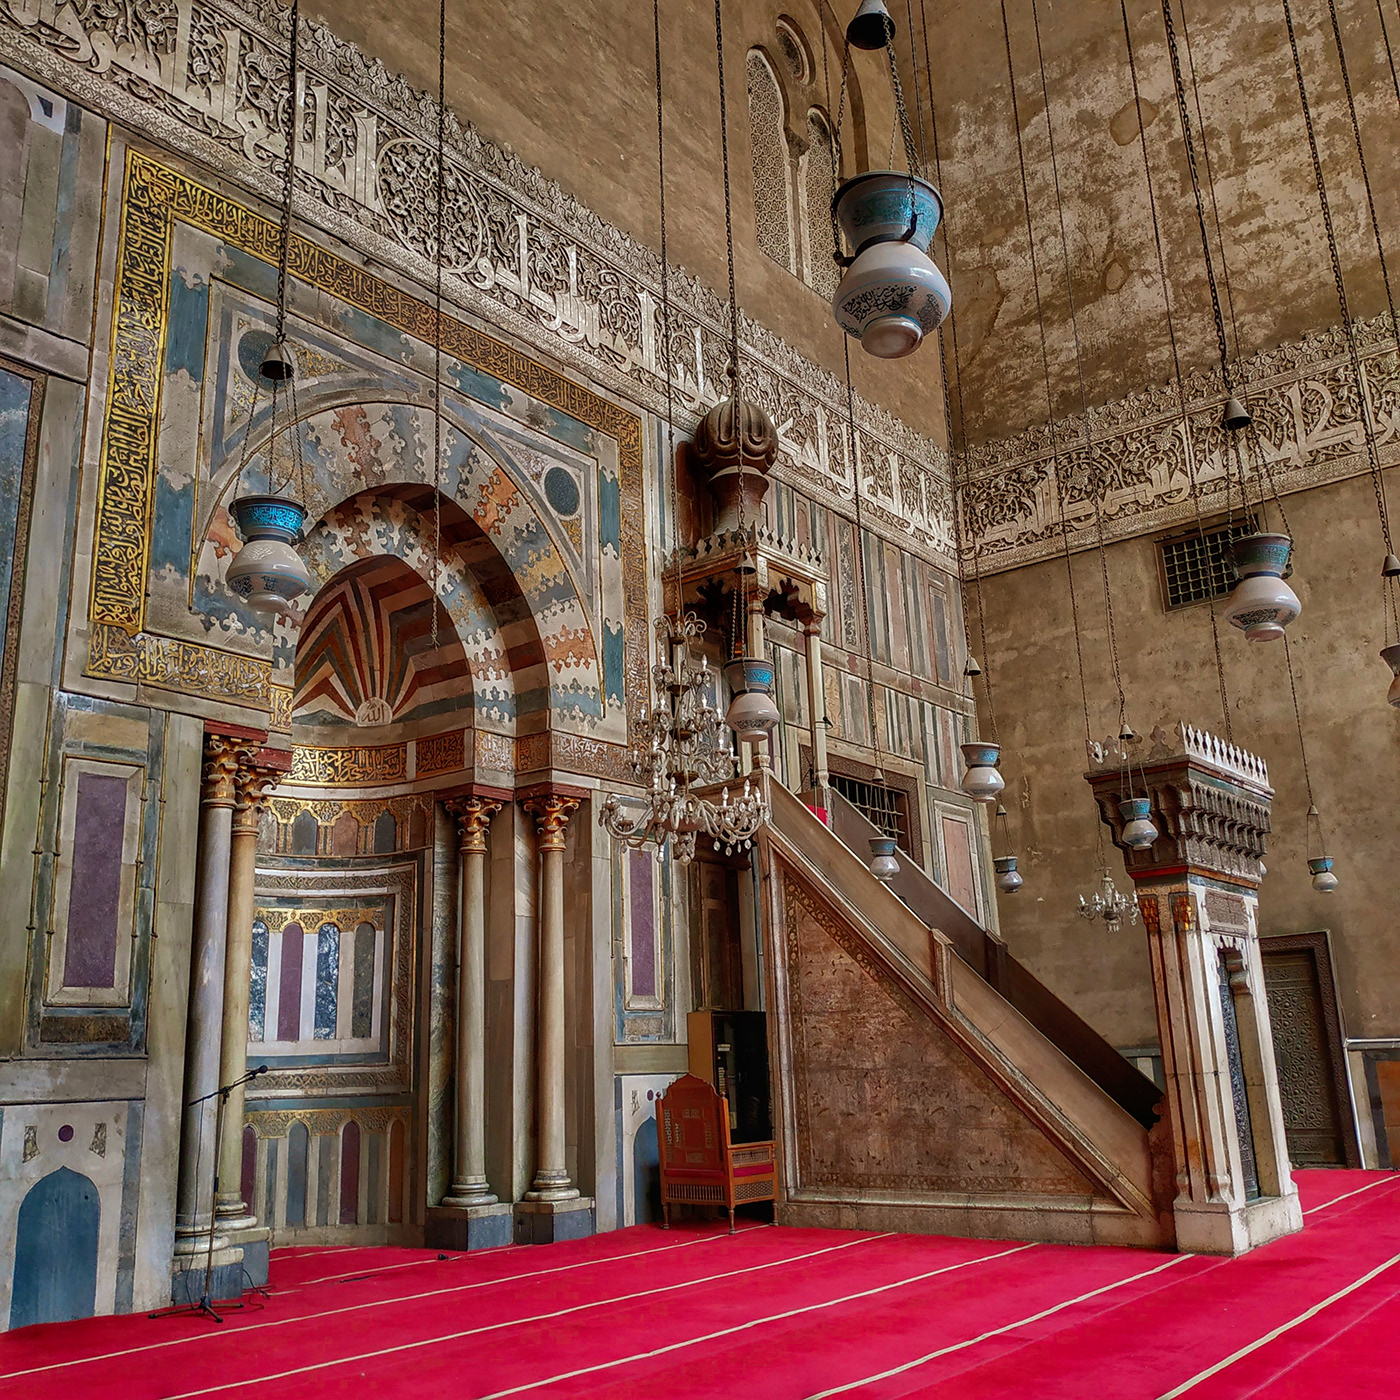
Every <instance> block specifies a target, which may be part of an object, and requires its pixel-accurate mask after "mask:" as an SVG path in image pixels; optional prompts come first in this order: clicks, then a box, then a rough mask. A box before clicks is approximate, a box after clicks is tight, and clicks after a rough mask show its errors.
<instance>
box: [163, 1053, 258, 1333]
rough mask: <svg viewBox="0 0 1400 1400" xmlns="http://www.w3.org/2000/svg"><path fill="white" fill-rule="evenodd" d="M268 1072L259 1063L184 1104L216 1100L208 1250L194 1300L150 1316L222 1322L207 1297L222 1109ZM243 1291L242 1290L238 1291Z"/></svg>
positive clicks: (236, 1303) (234, 1303) (235, 1304)
mask: <svg viewBox="0 0 1400 1400" xmlns="http://www.w3.org/2000/svg"><path fill="white" fill-rule="evenodd" d="M266 1073H267V1066H266V1065H259V1066H258V1067H257V1068H256V1069H250V1070H249V1071H248V1073H247V1074H245V1075H244V1076H243V1077H242V1078H241V1079H235V1080H234V1081H233V1082H232V1083H230V1084H221V1085H220V1086H219V1087H218V1088H217V1089H215V1090H213V1091H212V1092H210V1093H208V1094H204V1095H202V1096H201V1097H199V1098H197V1099H191V1100H190V1101H189V1103H187V1104H186V1105H185V1107H186V1108H198V1107H199V1105H200V1104H203V1103H208V1102H209V1100H210V1099H215V1098H216V1099H218V1101H219V1103H218V1107H217V1108H216V1109H215V1111H214V1189H213V1191H212V1192H211V1194H210V1197H209V1250H208V1253H207V1254H206V1255H205V1260H204V1291H203V1293H202V1294H201V1295H200V1298H199V1301H198V1302H196V1303H181V1304H178V1305H177V1306H175V1307H171V1308H162V1309H160V1311H158V1312H153V1313H151V1314H150V1316H151V1317H153V1318H156V1317H183V1316H185V1315H186V1314H189V1315H190V1316H193V1317H212V1318H213V1319H214V1321H215V1322H222V1321H223V1320H224V1319H223V1318H222V1317H221V1316H220V1314H219V1313H218V1312H216V1311H215V1309H214V1300H213V1298H211V1297H210V1293H209V1290H210V1287H211V1285H212V1282H213V1278H214V1233H215V1231H214V1221H215V1215H216V1212H217V1210H218V1203H219V1157H220V1154H221V1153H222V1151H223V1143H224V1110H225V1109H226V1108H227V1107H228V1100H229V1095H230V1094H232V1093H233V1091H234V1090H235V1089H237V1088H239V1087H240V1086H241V1085H244V1084H248V1083H251V1082H252V1081H253V1080H254V1079H256V1078H257V1077H258V1076H259V1075H260V1074H266ZM239 1291H240V1292H242V1290H241V1289H240V1290H239ZM223 1306H224V1307H225V1309H228V1308H239V1307H242V1306H243V1304H242V1302H241V1301H240V1300H239V1299H236V1298H235V1299H229V1300H225V1302H224V1304H223Z"/></svg>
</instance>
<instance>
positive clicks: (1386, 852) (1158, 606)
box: [969, 470, 1400, 1046]
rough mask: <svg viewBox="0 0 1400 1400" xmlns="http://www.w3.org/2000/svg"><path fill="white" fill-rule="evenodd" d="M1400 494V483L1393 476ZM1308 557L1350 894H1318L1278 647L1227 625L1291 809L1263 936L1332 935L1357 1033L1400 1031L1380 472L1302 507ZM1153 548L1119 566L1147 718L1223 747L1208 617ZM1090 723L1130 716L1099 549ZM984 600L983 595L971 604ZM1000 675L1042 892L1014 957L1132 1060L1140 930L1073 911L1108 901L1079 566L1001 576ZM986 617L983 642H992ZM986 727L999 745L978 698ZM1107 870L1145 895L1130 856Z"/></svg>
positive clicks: (1239, 711) (1302, 637) (1304, 594)
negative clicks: (1162, 577)
mask: <svg viewBox="0 0 1400 1400" xmlns="http://www.w3.org/2000/svg"><path fill="white" fill-rule="evenodd" d="M1387 476H1388V478H1389V489H1390V490H1391V492H1392V493H1393V492H1394V490H1395V486H1396V481H1397V477H1400V473H1397V472H1396V471H1394V470H1391V471H1389V472H1388V473H1387ZM1285 508H1286V510H1287V513H1288V523H1289V525H1290V526H1291V527H1292V530H1293V533H1294V538H1295V540H1296V547H1297V565H1296V572H1295V574H1294V576H1293V578H1292V580H1291V581H1290V582H1291V584H1292V587H1293V588H1294V590H1295V591H1296V592H1297V594H1298V597H1299V599H1300V600H1301V602H1302V604H1303V612H1302V615H1301V617H1300V618H1299V619H1298V621H1297V622H1295V623H1294V624H1293V625H1292V626H1291V627H1290V628H1289V631H1288V636H1289V646H1290V648H1291V650H1292V655H1293V666H1294V672H1295V675H1296V678H1297V686H1298V703H1299V706H1300V708H1301V711H1302V716H1303V726H1304V734H1305V736H1306V740H1307V745H1308V762H1309V767H1310V770H1311V774H1312V782H1313V790H1314V794H1315V797H1316V801H1317V805H1318V808H1319V810H1320V811H1321V813H1322V817H1323V822H1324V825H1325V829H1326V833H1327V840H1328V853H1329V854H1331V855H1333V856H1334V857H1335V858H1336V860H1337V871H1338V874H1339V876H1340V878H1341V885H1340V886H1339V888H1338V889H1337V890H1336V892H1335V893H1333V894H1331V895H1328V896H1323V895H1319V894H1317V893H1316V892H1314V891H1313V889H1312V888H1311V885H1310V883H1309V876H1308V871H1307V866H1306V860H1307V856H1308V852H1307V849H1306V844H1307V835H1306V830H1305V826H1306V823H1305V816H1306V812H1307V807H1308V799H1307V792H1306V787H1305V784H1304V781H1303V771H1302V762H1301V758H1300V754H1299V747H1298V736H1297V730H1296V727H1295V725H1294V719H1293V707H1292V698H1291V695H1290V693H1289V686H1288V672H1287V669H1286V667H1285V663H1284V654H1283V646H1282V644H1280V643H1252V642H1247V641H1246V640H1245V639H1244V637H1243V635H1242V634H1240V633H1238V632H1236V631H1234V630H1233V629H1232V628H1229V627H1227V626H1225V624H1224V623H1223V622H1222V623H1221V632H1222V635H1221V638H1220V647H1221V654H1222V657H1223V660H1224V669H1225V679H1226V688H1227V692H1228V695H1229V700H1230V713H1231V719H1232V722H1233V729H1234V740H1235V742H1236V743H1238V744H1240V745H1242V746H1243V747H1245V748H1247V749H1250V750H1252V751H1253V752H1255V753H1257V754H1259V756H1260V757H1262V758H1263V759H1264V760H1265V762H1266V763H1267V764H1268V766H1269V776H1270V780H1271V782H1272V783H1273V786H1274V788H1275V791H1276V793H1277V796H1276V797H1275V800H1274V808H1273V823H1274V833H1273V836H1272V838H1271V840H1270V843H1269V854H1268V857H1267V862H1266V863H1267V865H1268V875H1267V876H1266V877H1265V880H1264V884H1263V887H1262V888H1261V890H1260V896H1259V925H1260V932H1261V934H1264V935H1267V934H1274V933H1301V932H1306V931H1310V930H1315V929H1321V928H1330V929H1331V931H1332V937H1333V949H1334V954H1335V957H1336V966H1337V981H1338V986H1339V990H1340V994H1341V1000H1342V1014H1343V1019H1344V1022H1345V1029H1346V1033H1347V1034H1348V1035H1349V1036H1352V1037H1368V1038H1370V1037H1389V1036H1395V1035H1400V994H1398V993H1397V987H1396V983H1395V979H1394V978H1393V976H1391V975H1390V968H1391V966H1392V964H1393V962H1394V956H1395V929H1394V917H1393V914H1394V910H1395V909H1396V907H1397V905H1398V904H1400V874H1397V870H1396V865H1395V861H1394V851H1395V817H1394V806H1393V802H1392V795H1393V778H1394V774H1395V772H1396V765H1397V763H1398V762H1400V727H1397V724H1396V718H1397V717H1396V712H1395V711H1394V710H1392V709H1390V708H1389V707H1388V706H1387V705H1386V703H1385V688H1386V685H1387V683H1388V680H1389V675H1388V673H1387V671H1386V668H1385V666H1384V664H1383V663H1382V662H1381V661H1380V659H1379V657H1378V656H1377V652H1378V650H1379V649H1380V647H1381V645H1382V637H1381V610H1380V588H1379V584H1378V581H1377V579H1376V569H1375V562H1374V558H1373V556H1374V554H1375V552H1376V543H1375V541H1376V536H1377V528H1376V523H1375V517H1374V505H1373V501H1372V495H1371V484H1370V481H1369V479H1368V478H1366V477H1353V478H1351V479H1350V480H1348V481H1344V482H1340V483H1336V484H1333V485H1330V486H1324V487H1320V488H1317V489H1315V490H1311V491H1305V492H1300V493H1298V494H1295V495H1291V496H1289V497H1287V498H1286V500H1285ZM1154 540H1155V537H1153V536H1150V535H1147V536H1140V537H1138V538H1136V539H1132V540H1127V541H1124V542H1121V543H1118V544H1114V545H1111V546H1110V547H1109V549H1108V551H1107V556H1108V569H1109V578H1110V582H1111V586H1112V593H1113V609H1114V617H1115V622H1116V634H1117V638H1118V649H1119V655H1120V660H1121V664H1122V671H1123V682H1124V687H1125V690H1126V692H1127V696H1128V706H1129V710H1128V714H1129V720H1130V722H1131V723H1132V726H1133V728H1134V729H1136V730H1138V731H1139V732H1141V733H1146V732H1147V731H1149V730H1150V729H1151V728H1152V726H1153V725H1154V724H1156V723H1158V722H1161V723H1163V725H1164V727H1170V724H1171V723H1173V722H1174V721H1175V720H1177V719H1185V720H1187V721H1188V722H1190V723H1193V724H1197V725H1201V726H1204V727H1205V728H1207V729H1209V730H1211V731H1212V732H1213V733H1217V734H1220V733H1222V732H1223V716H1222V712H1221V703H1220V692H1219V687H1218V683H1217V679H1216V670H1215V661H1214V653H1213V648H1212V642H1211V629H1210V614H1209V611H1208V608H1207V607H1206V605H1204V604H1198V605H1196V606H1193V607H1189V608H1184V609H1179V610H1177V611H1174V612H1170V613H1168V612H1166V611H1165V610H1164V608H1163V606H1162V601H1161V589H1160V586H1159V583H1158V577H1157V560H1156V545H1155V542H1154ZM1073 563H1074V580H1075V592H1076V598H1077V601H1078V606H1079V613H1080V625H1081V637H1082V643H1083V653H1084V668H1085V673H1086V676H1087V679H1088V690H1089V704H1090V721H1091V725H1092V732H1093V734H1094V735H1095V737H1096V738H1098V739H1103V738H1104V737H1105V736H1106V735H1108V734H1111V733H1116V732H1117V729H1118V715H1117V702H1116V699H1115V697H1114V693H1113V684H1112V663H1111V658H1110V654H1109V647H1108V641H1107V629H1106V627H1105V622H1104V603H1103V583H1102V575H1101V572H1100V567H1099V559H1098V556H1097V554H1096V553H1093V552H1086V553H1080V554H1076V555H1074V556H1073ZM969 591H970V592H971V590H969ZM981 591H982V604H983V610H984V614H985V618H986V645H985V648H984V653H985V654H984V656H983V665H984V666H985V667H986V668H987V674H988V676H989V678H990V680H991V683H992V699H993V700H994V702H995V709H996V719H997V724H998V728H999V733H1000V738H1001V742H1002V745H1003V755H1004V762H1003V772H1004V773H1005V775H1006V779H1007V792H1006V807H1007V809H1008V813H1009V817H1010V829H1011V839H1012V842H1013V845H1014V849H1016V850H1017V851H1018V852H1019V853H1020V855H1021V857H1022V860H1021V869H1022V871H1023V872H1024V874H1025V877H1026V883H1025V887H1024V888H1023V889H1022V890H1021V892H1020V893H1018V894H1017V895H1016V896H1015V897H1014V898H1008V897H1006V896H1001V899H1000V909H1001V928H1002V933H1003V935H1004V937H1005V938H1006V939H1007V942H1008V943H1009V944H1010V946H1011V949H1012V951H1013V952H1014V953H1015V955H1016V956H1017V957H1019V958H1023V959H1024V960H1025V961H1026V962H1027V963H1028V964H1029V965H1030V966H1031V967H1032V968H1033V969H1034V970H1035V972H1036V973H1037V975H1039V976H1040V977H1042V978H1043V979H1044V980H1045V981H1046V983H1047V984H1048V985H1049V986H1050V987H1051V988H1052V989H1053V990H1054V991H1055V992H1056V993H1058V994H1059V995H1060V996H1062V997H1063V998H1064V999H1065V1000H1066V1001H1068V1002H1069V1003H1070V1005H1072V1006H1073V1007H1074V1008H1075V1009H1076V1010H1077V1011H1078V1012H1079V1013H1080V1014H1081V1015H1083V1016H1085V1017H1086V1018H1087V1019H1088V1020H1089V1021H1090V1022H1091V1023H1092V1024H1093V1025H1094V1026H1095V1028H1096V1029H1097V1030H1099V1031H1100V1033H1101V1034H1103V1035H1104V1036H1105V1037H1107V1038H1108V1039H1109V1040H1110V1041H1112V1042H1113V1043H1114V1044H1116V1045H1120V1046H1128V1045H1143V1044H1148V1043H1152V1042H1154V1041H1155V1040H1156V1035H1157V1029H1156V1024H1155V1019H1154V1015H1153V1010H1152V1000H1151V984H1150V978H1149V972H1148V965H1147V949H1146V940H1145V937H1144V934H1143V930H1142V927H1141V925H1139V926H1138V927H1136V928H1130V927H1127V926H1125V927H1124V928H1123V929H1122V930H1121V932H1119V933H1118V934H1117V935H1115V936H1110V935H1109V934H1108V933H1107V932H1106V931H1105V930H1104V928H1103V925H1102V924H1101V923H1098V922H1093V923H1088V922H1085V921H1084V920H1082V919H1080V918H1079V916H1078V914H1077V913H1076V912H1075V910H1076V905H1077V902H1078V895H1079V894H1080V893H1084V894H1089V893H1092V890H1093V886H1094V881H1095V869H1094V851H1095V842H1096V839H1097V830H1096V829H1097V826H1098V820H1097V814H1096V811H1095V808H1094V805H1093V802H1092V800H1091V798H1090V795H1089V788H1088V784H1087V783H1085V782H1084V780H1083V777H1082V774H1083V772H1084V771H1085V769H1086V768H1087V766H1088V765H1087V760H1086V758H1085V753H1084V733H1083V726H1082V721H1081V720H1080V718H1079V716H1080V714H1081V703H1080V694H1079V677H1078V670H1077V666H1076V657H1075V646H1074V634H1073V629H1072V624H1071V613H1070V600H1069V588H1068V584H1067V580H1066V574H1065V562H1064V560H1063V558H1060V559H1054V558H1051V559H1046V560H1043V561H1041V562H1039V563H1036V564H1033V565H1030V566H1028V567H1026V568H1021V569H1015V570H1011V571H1009V572H1006V573H1001V574H995V575H992V576H990V577H987V578H984V579H983V580H982V585H981ZM969 606H970V607H972V608H973V610H974V615H973V628H974V631H973V638H974V646H980V644H981V640H980V628H979V625H978V622H977V618H976V611H975V610H976V599H975V597H970V600H969ZM979 700H980V713H981V719H982V732H983V733H984V734H987V733H989V732H990V727H991V725H990V711H989V707H988V704H987V697H986V690H985V687H984V686H981V685H980V684H979ZM1108 850H1109V856H1108V864H1109V868H1110V870H1111V871H1112V872H1113V874H1114V878H1115V880H1116V882H1117V884H1118V886H1119V888H1120V889H1126V888H1127V886H1128V881H1127V877H1126V876H1125V875H1124V873H1123V863H1122V859H1121V857H1120V856H1119V854H1118V853H1117V852H1116V851H1115V850H1113V849H1112V847H1111V846H1109V848H1108Z"/></svg>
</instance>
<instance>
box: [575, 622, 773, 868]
mask: <svg viewBox="0 0 1400 1400" xmlns="http://www.w3.org/2000/svg"><path fill="white" fill-rule="evenodd" d="M704 630H705V624H704V623H703V622H702V621H701V620H700V619H699V618H698V617H696V616H695V614H694V613H687V614H686V615H685V616H684V617H681V618H679V619H677V618H672V617H669V616H667V617H661V618H658V619H657V623H656V631H657V636H658V638H659V639H660V640H661V641H662V642H663V644H664V645H663V655H664V656H665V659H664V660H662V661H661V662H659V663H658V664H657V665H656V666H654V667H653V668H652V680H653V681H654V683H655V686H656V694H657V696H658V702H657V706H656V708H655V709H654V710H653V711H652V712H651V713H650V714H646V713H645V712H643V717H642V722H643V726H644V737H643V739H642V740H641V742H640V743H638V744H637V746H636V747H635V748H634V749H633V753H632V770H633V772H635V773H636V775H637V777H638V779H639V780H640V781H641V782H643V783H644V784H646V786H647V788H648V791H647V793H646V796H645V797H632V796H628V795H623V794H620V793H612V794H610V795H609V796H608V798H607V800H606V801H605V802H604V803H603V806H602V810H601V811H600V812H599V821H600V822H601V823H602V825H603V827H604V828H605V829H606V830H607V832H608V833H609V835H611V836H613V837H614V838H616V839H617V840H618V841H621V842H622V843H623V844H624V845H626V846H631V847H634V848H635V847H641V846H644V845H647V844H648V843H651V844H654V845H655V846H656V847H657V849H658V851H659V850H660V849H661V848H663V847H664V846H665V845H666V844H667V842H670V844H671V850H672V853H673V855H674V856H675V858H676V859H677V860H678V861H681V862H682V863H685V862H688V861H690V860H691V859H693V858H694V855H695V842H696V838H697V836H698V835H699V834H700V833H701V832H704V834H705V835H706V836H708V837H709V838H710V839H711V840H712V841H713V842H714V846H715V850H717V851H718V850H723V851H724V853H725V854H726V855H732V854H733V853H734V851H735V850H747V849H748V848H749V847H750V846H752V845H753V837H754V833H755V832H756V831H757V830H758V828H759V827H760V826H762V825H763V823H764V822H765V821H767V819H768V804H767V802H766V801H765V800H764V798H763V795H762V793H761V792H760V791H759V790H758V789H757V788H756V787H755V786H754V785H753V784H752V783H751V782H750V781H749V779H748V778H745V779H744V785H743V788H742V789H740V791H739V792H738V793H736V794H733V795H731V793H730V791H729V788H728V786H727V784H728V782H729V780H730V779H731V778H733V777H734V772H735V764H734V753H733V750H732V749H731V747H730V742H729V730H728V729H727V728H726V726H725V725H724V723H723V722H722V721H721V719H720V715H719V711H718V710H717V709H716V708H715V707H714V706H713V705H712V704H711V703H710V698H709V690H710V665H709V662H708V661H707V660H706V659H705V658H704V657H701V658H700V663H699V665H696V664H695V658H694V657H693V656H692V655H691V651H690V643H691V640H692V639H693V638H695V637H698V636H700V635H701V634H702V633H703V632H704ZM716 783H721V784H726V786H723V787H722V788H721V789H720V794H719V800H718V801H716V800H715V798H714V795H713V787H714V785H715V784H716ZM700 789H709V791H707V792H704V793H702V792H701V791H700Z"/></svg>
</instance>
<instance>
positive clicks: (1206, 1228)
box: [1173, 1191, 1303, 1256]
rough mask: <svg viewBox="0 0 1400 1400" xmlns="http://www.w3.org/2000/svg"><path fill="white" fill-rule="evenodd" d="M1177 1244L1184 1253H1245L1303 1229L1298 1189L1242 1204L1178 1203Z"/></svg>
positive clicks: (1176, 1213)
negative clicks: (1283, 1194)
mask: <svg viewBox="0 0 1400 1400" xmlns="http://www.w3.org/2000/svg"><path fill="white" fill-rule="evenodd" d="M1173 1214H1174V1215H1175V1217H1176V1247H1177V1249H1179V1250H1180V1251H1181V1252H1182V1253H1183V1254H1223V1255H1227V1256H1235V1255H1239V1254H1245V1253H1247V1252H1248V1251H1249V1250H1251V1249H1256V1248H1258V1246H1259V1245H1261V1244H1268V1243H1269V1241H1270V1240H1276V1239H1281V1238H1282V1237H1283V1236H1284V1235H1291V1234H1294V1233H1295V1232H1296V1231H1298V1230H1301V1229H1302V1228H1303V1208H1302V1205H1301V1204H1300V1203H1299V1200H1298V1193H1297V1192H1296V1191H1292V1192H1290V1193H1289V1194H1288V1195H1287V1196H1265V1197H1263V1198H1262V1199H1260V1200H1257V1201H1249V1202H1248V1203H1247V1204H1245V1205H1243V1206H1231V1205H1227V1204H1226V1203H1225V1202H1223V1201H1221V1202H1207V1203H1205V1204H1197V1203H1195V1202H1189V1201H1188V1202H1181V1201H1179V1202H1177V1204H1176V1206H1175V1208H1174V1211H1173Z"/></svg>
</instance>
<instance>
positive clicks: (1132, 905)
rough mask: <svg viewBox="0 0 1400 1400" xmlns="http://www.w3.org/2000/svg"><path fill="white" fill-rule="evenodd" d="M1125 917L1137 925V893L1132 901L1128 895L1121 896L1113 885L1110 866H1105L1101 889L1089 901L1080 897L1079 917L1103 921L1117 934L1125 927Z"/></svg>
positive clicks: (1109, 929) (1134, 892)
mask: <svg viewBox="0 0 1400 1400" xmlns="http://www.w3.org/2000/svg"><path fill="white" fill-rule="evenodd" d="M1124 915H1126V916H1127V919H1128V922H1129V923H1130V924H1135V923H1137V917H1138V901H1137V891H1136V890H1134V891H1133V894H1132V898H1131V899H1129V898H1128V896H1127V895H1124V894H1119V893H1118V889H1117V886H1115V885H1114V883H1113V876H1112V875H1110V874H1109V873H1108V866H1106V865H1105V866H1104V867H1103V871H1102V878H1101V879H1100V881H1099V888H1098V889H1097V890H1096V891H1095V892H1094V894H1093V896H1092V897H1091V898H1089V899H1085V898H1084V896H1083V895H1082V894H1081V895H1080V896H1079V917H1080V918H1081V919H1089V920H1093V919H1102V920H1103V921H1104V925H1105V927H1106V928H1107V929H1108V931H1109V932H1110V933H1117V932H1118V930H1119V929H1120V928H1121V927H1122V925H1123V918H1124Z"/></svg>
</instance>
